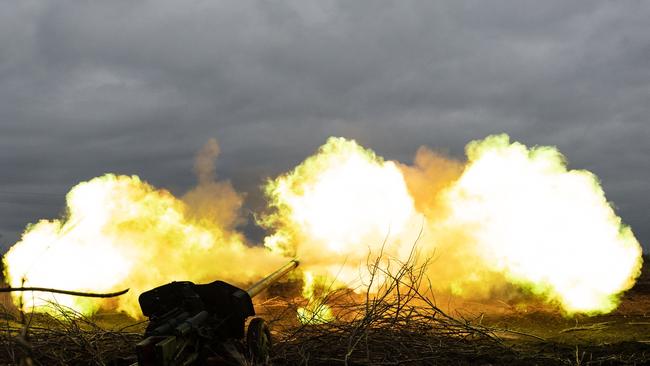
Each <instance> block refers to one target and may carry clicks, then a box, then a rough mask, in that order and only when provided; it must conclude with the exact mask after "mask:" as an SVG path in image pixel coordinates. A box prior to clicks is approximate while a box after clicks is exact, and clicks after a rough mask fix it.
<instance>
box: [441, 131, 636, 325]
mask: <svg viewBox="0 0 650 366" xmlns="http://www.w3.org/2000/svg"><path fill="white" fill-rule="evenodd" d="M467 156H468V159H469V161H468V164H467V166H466V168H465V171H464V173H463V174H462V176H461V177H460V179H459V180H458V181H457V182H456V183H455V185H454V186H453V188H452V189H450V190H449V191H448V192H447V195H446V198H447V200H448V203H449V206H450V207H451V208H452V214H451V216H450V217H449V218H448V222H447V224H448V225H449V226H452V227H463V228H465V230H467V231H469V232H468V233H467V234H468V237H469V238H471V239H470V240H473V241H474V242H475V244H476V253H475V254H476V255H477V256H479V257H480V258H481V260H482V262H483V263H484V264H485V265H486V267H487V268H489V269H490V270H493V271H496V272H500V273H503V274H505V276H507V278H508V279H509V280H510V281H511V282H513V283H516V284H518V285H521V286H524V287H526V288H528V289H530V290H531V291H532V292H533V293H535V294H538V295H540V296H543V297H544V298H546V299H547V300H549V301H553V302H559V303H560V304H561V305H562V307H563V308H564V309H565V311H567V312H569V313H572V312H586V313H600V312H609V311H611V310H613V309H614V308H615V307H616V306H617V304H618V298H617V296H616V295H617V294H619V293H620V292H622V291H624V290H626V289H629V288H630V287H631V286H632V285H633V284H634V279H635V278H636V276H638V274H639V270H640V265H641V247H640V245H639V243H638V242H637V241H636V239H635V238H634V235H633V234H632V231H631V230H630V228H629V227H627V226H625V225H622V223H621V219H620V218H619V217H618V216H616V214H615V213H614V211H613V209H612V208H611V206H610V204H609V203H608V202H607V200H606V198H605V195H604V192H603V191H602V188H601V187H600V185H599V184H598V180H597V178H596V177H595V176H594V175H593V174H592V173H590V172H588V171H584V170H567V168H566V164H565V162H564V158H563V156H562V155H561V154H560V152H559V151H558V150H557V149H555V148H552V147H536V148H533V149H528V148H526V147H525V146H524V145H522V144H519V143H512V144H511V143H510V142H509V139H508V137H507V135H498V136H491V137H488V138H486V139H485V140H482V141H474V142H472V143H470V144H469V145H468V146H467Z"/></svg>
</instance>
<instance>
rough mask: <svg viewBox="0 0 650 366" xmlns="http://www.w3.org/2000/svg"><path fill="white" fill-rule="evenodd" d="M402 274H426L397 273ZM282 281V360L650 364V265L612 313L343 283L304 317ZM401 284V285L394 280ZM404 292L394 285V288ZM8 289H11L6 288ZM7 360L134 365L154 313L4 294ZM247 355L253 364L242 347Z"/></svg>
mask: <svg viewBox="0 0 650 366" xmlns="http://www.w3.org/2000/svg"><path fill="white" fill-rule="evenodd" d="M393 279H394V280H395V281H394V284H397V283H407V282H409V281H411V280H414V279H417V274H414V273H413V272H412V271H411V272H409V271H406V272H404V273H398V274H395V276H394V277H393ZM290 287H291V286H289V289H288V288H287V286H286V285H285V287H284V288H283V287H276V288H274V289H271V290H270V291H269V293H267V294H265V297H264V298H260V299H256V310H257V312H258V315H260V316H262V317H263V318H265V319H266V320H267V321H268V322H269V323H270V324H271V327H272V334H273V338H274V344H273V350H272V355H271V360H270V362H271V364H276V365H332V364H341V365H643V364H650V271H649V268H648V266H646V267H644V271H643V274H642V276H641V277H640V278H639V280H638V282H637V284H636V286H635V287H634V288H633V289H631V290H630V291H628V292H627V293H626V294H625V295H624V297H623V301H622V303H621V305H620V306H619V308H618V309H617V310H616V311H614V312H612V313H610V314H607V315H600V316H594V317H588V316H584V315H577V316H571V317H565V316H562V315H560V314H559V312H558V310H557V309H556V308H553V307H551V306H549V305H545V304H535V303H531V302H530V301H528V302H526V303H525V304H524V303H523V302H520V303H513V302H510V303H507V302H503V301H499V300H492V301H489V302H469V301H460V300H458V299H454V298H451V297H449V298H438V299H437V301H436V302H433V301H431V299H427V298H426V296H421V295H422V294H420V293H419V292H418V291H416V290H414V288H413V287H409V286H406V287H404V288H402V289H401V290H400V291H401V292H400V295H399V296H398V297H395V296H387V294H388V293H389V292H390V291H388V290H391V288H390V284H389V287H387V288H385V290H387V291H386V292H384V293H380V294H379V295H374V296H370V295H369V296H368V297H365V295H364V294H361V295H359V294H353V293H351V292H349V291H339V292H336V293H334V294H331V295H330V296H328V297H327V299H326V303H327V304H329V305H330V307H331V308H332V310H333V312H334V313H335V314H337V317H336V319H335V320H334V321H330V322H329V323H325V324H315V325H301V324H300V322H298V321H297V317H296V310H297V308H298V307H301V306H305V305H306V304H305V303H304V301H301V300H298V297H296V296H290V295H289V294H294V295H295V294H296V291H295V289H293V290H292V289H291V288H290ZM394 289H395V288H392V290H394ZM393 293H394V291H393ZM5 295H6V294H3V296H5ZM3 305H4V312H3V319H2V324H3V328H4V329H3V332H2V338H1V341H2V346H0V364H25V365H27V364H33V365H56V364H88V365H102V364H106V365H128V364H131V363H132V362H133V354H134V348H133V347H134V344H135V343H137V342H138V341H139V340H140V339H141V338H142V332H143V330H144V328H145V326H146V323H143V322H137V321H135V320H132V319H130V318H128V317H126V316H124V315H122V314H114V313H100V314H96V315H94V316H93V317H90V318H86V317H82V316H80V315H79V314H75V313H73V312H70V311H69V310H67V309H59V310H60V313H61V314H62V315H64V318H63V319H61V318H60V317H59V318H53V317H50V316H48V315H42V314H20V312H19V311H17V309H16V308H15V307H14V306H13V305H11V304H10V303H9V301H8V299H7V298H6V297H4V298H3ZM240 356H241V357H239V359H240V361H239V362H238V363H237V364H243V365H246V364H250V363H248V362H247V361H246V360H245V357H244V356H243V355H240Z"/></svg>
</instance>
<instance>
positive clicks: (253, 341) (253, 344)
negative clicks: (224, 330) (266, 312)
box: [246, 318, 271, 365]
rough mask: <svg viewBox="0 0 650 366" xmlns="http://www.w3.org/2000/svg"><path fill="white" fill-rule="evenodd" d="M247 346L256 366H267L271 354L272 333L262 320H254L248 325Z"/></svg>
mask: <svg viewBox="0 0 650 366" xmlns="http://www.w3.org/2000/svg"><path fill="white" fill-rule="evenodd" d="M246 345H247V346H248V352H249V353H250V356H251V359H252V360H253V364H254V365H266V364H268V362H269V354H270V352H271V331H270V330H269V326H268V325H266V322H265V321H264V319H262V318H253V320H251V322H250V323H249V324H248V332H247V333H246Z"/></svg>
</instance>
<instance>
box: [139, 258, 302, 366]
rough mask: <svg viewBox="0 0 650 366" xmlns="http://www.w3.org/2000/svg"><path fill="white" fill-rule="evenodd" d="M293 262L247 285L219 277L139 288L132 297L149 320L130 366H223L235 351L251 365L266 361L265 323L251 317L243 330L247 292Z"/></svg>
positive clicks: (267, 337)
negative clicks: (229, 282)
mask: <svg viewBox="0 0 650 366" xmlns="http://www.w3.org/2000/svg"><path fill="white" fill-rule="evenodd" d="M297 266H298V261H297V260H295V259H294V260H291V261H290V262H289V263H287V264H285V265H284V266H283V267H281V268H280V269H278V270H277V271H275V272H273V273H272V274H270V275H269V276H267V277H265V278H263V279H262V280H260V281H259V282H257V283H255V284H254V285H252V286H251V287H250V288H248V289H247V290H242V289H240V288H238V287H236V286H233V285H231V284H228V283H226V282H222V281H214V282H212V283H208V284H194V283H192V282H189V281H175V282H171V283H168V284H166V285H162V286H159V287H156V288H154V289H152V290H149V291H146V292H143V293H142V294H141V295H140V297H139V299H138V300H139V302H140V308H141V309H142V313H143V314H144V315H145V316H146V317H148V318H149V325H148V327H147V329H146V331H145V333H144V337H145V338H144V340H142V341H141V342H140V343H138V344H137V345H136V353H137V357H138V362H137V363H136V364H134V365H140V366H179V365H228V364H231V363H233V364H234V363H235V361H236V360H235V359H233V357H234V356H233V355H236V354H239V355H242V354H247V355H248V357H250V359H251V360H252V362H253V364H265V363H267V361H268V358H269V351H270V348H271V333H270V331H269V328H268V326H267V324H266V323H265V322H264V320H263V319H262V318H258V317H255V318H253V319H252V320H250V322H249V324H248V330H247V332H244V328H245V324H246V319H247V318H248V317H251V316H254V315H255V309H254V308H253V302H252V297H254V296H256V295H258V294H259V293H260V292H262V291H263V290H264V289H266V288H267V287H269V286H270V285H271V284H273V283H274V282H276V281H278V279H280V278H281V277H282V276H284V275H285V274H287V273H288V272H290V271H292V270H293V269H294V268H296V267H297ZM244 338H245V340H244Z"/></svg>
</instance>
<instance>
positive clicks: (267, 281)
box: [246, 259, 300, 297]
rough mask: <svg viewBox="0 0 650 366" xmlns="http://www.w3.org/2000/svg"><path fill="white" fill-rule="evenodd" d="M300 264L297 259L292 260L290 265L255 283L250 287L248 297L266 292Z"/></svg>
mask: <svg viewBox="0 0 650 366" xmlns="http://www.w3.org/2000/svg"><path fill="white" fill-rule="evenodd" d="M298 264H300V262H298V260H297V259H292V260H291V261H289V263H287V264H285V265H284V266H282V268H280V269H278V270H277V271H275V272H273V273H271V274H270V275H268V276H267V277H265V278H263V279H261V280H260V281H258V282H257V283H255V284H254V285H253V286H251V287H249V288H248V290H246V292H247V293H248V296H250V297H253V296H255V295H258V294H259V293H260V292H262V291H264V290H265V289H266V288H267V287H269V286H271V285H272V284H273V283H274V282H276V281H277V280H279V279H280V278H281V277H282V276H284V275H286V274H287V273H289V272H291V271H292V270H293V269H294V268H296V267H298Z"/></svg>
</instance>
